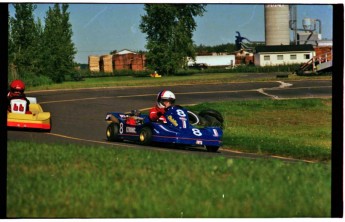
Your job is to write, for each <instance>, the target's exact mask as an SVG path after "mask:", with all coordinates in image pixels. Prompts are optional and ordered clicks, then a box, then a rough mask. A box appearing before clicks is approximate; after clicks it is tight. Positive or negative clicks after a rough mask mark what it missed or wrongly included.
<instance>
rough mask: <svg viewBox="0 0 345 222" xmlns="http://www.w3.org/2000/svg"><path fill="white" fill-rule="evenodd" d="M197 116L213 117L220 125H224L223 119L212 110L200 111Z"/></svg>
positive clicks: (218, 113)
mask: <svg viewBox="0 0 345 222" xmlns="http://www.w3.org/2000/svg"><path fill="white" fill-rule="evenodd" d="M199 116H202V117H205V116H213V117H214V118H216V119H217V120H218V121H219V122H220V123H224V118H223V116H222V114H221V113H220V112H218V111H217V110H214V109H207V110H202V111H201V112H200V113H199Z"/></svg>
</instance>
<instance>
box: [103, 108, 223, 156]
mask: <svg viewBox="0 0 345 222" xmlns="http://www.w3.org/2000/svg"><path fill="white" fill-rule="evenodd" d="M164 117H165V119H166V122H164V123H163V122H152V121H151V120H150V119H149V117H148V115H146V114H141V113H140V112H137V111H132V113H118V112H109V113H107V115H106V118H105V119H106V121H108V122H109V124H108V126H107V130H106V136H107V140H108V141H118V142H119V141H123V140H127V141H134V142H138V143H139V144H142V145H149V144H152V143H154V142H158V143H166V144H178V145H190V146H200V147H206V149H207V151H209V152H217V151H218V149H219V147H220V146H221V144H222V136H223V131H222V128H221V126H220V125H219V126H206V127H200V122H202V121H203V122H205V121H206V122H207V119H210V118H211V119H215V118H214V117H210V116H206V118H204V117H201V116H200V117H199V116H198V115H196V114H194V113H193V112H190V111H187V110H186V109H185V108H183V107H181V106H172V107H170V108H169V109H168V110H167V111H166V112H165V113H164ZM200 119H202V121H200ZM221 121H223V120H221ZM218 122H219V121H218ZM204 125H205V124H204Z"/></svg>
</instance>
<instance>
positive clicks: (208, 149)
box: [206, 146, 219, 153]
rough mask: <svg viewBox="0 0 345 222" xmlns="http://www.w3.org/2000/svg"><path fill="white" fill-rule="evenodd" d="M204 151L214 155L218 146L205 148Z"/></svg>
mask: <svg viewBox="0 0 345 222" xmlns="http://www.w3.org/2000/svg"><path fill="white" fill-rule="evenodd" d="M206 149H207V151H208V152H213V153H215V152H217V151H218V149H219V146H206Z"/></svg>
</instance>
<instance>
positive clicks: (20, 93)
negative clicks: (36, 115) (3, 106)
mask: <svg viewBox="0 0 345 222" xmlns="http://www.w3.org/2000/svg"><path fill="white" fill-rule="evenodd" d="M24 90H25V84H24V82H23V81H21V80H19V79H16V80H13V81H12V82H11V84H10V91H9V92H8V94H7V102H8V104H7V109H8V111H9V112H11V100H12V99H22V100H26V113H27V114H31V112H30V111H29V104H30V101H29V100H28V99H27V98H26V96H25V94H24Z"/></svg>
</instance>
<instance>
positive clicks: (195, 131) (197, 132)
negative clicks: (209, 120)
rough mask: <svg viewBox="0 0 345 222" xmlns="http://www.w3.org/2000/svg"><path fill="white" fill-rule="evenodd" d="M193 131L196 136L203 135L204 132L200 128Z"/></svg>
mask: <svg viewBox="0 0 345 222" xmlns="http://www.w3.org/2000/svg"><path fill="white" fill-rule="evenodd" d="M192 131H193V134H194V135H195V136H202V133H201V132H200V130H199V129H197V128H193V129H192Z"/></svg>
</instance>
